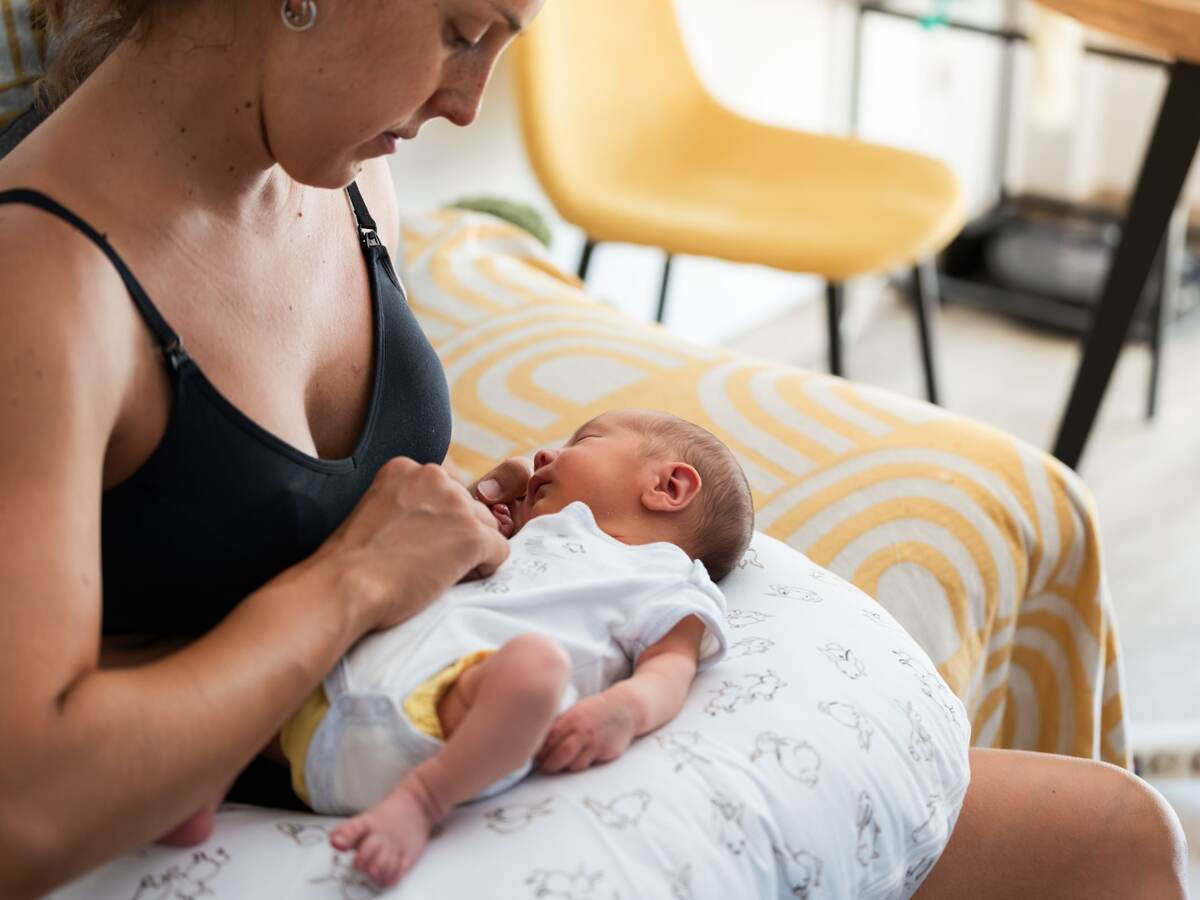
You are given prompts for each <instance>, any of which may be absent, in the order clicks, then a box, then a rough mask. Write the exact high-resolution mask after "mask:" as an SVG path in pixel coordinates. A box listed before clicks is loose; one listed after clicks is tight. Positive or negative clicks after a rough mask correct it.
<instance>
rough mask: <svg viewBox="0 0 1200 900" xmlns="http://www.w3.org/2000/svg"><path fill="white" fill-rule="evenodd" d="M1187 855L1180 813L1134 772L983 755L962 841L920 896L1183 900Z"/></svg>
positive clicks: (975, 755)
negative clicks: (1152, 899)
mask: <svg viewBox="0 0 1200 900" xmlns="http://www.w3.org/2000/svg"><path fill="white" fill-rule="evenodd" d="M1186 854H1187V849H1186V843H1185V841H1184V838H1183V832H1182V829H1181V828H1180V825H1179V819H1178V817H1177V816H1176V815H1175V813H1174V811H1173V810H1172V809H1171V808H1170V807H1169V806H1168V805H1167V803H1166V801H1164V800H1163V799H1162V797H1161V795H1159V794H1158V792H1157V791H1155V790H1154V789H1153V788H1151V787H1150V786H1149V785H1147V784H1146V783H1145V782H1143V781H1142V780H1141V779H1139V778H1137V777H1136V776H1134V775H1132V774H1130V773H1129V772H1126V771H1125V770H1124V769H1120V768H1118V767H1116V766H1112V765H1108V764H1107V763H1101V762H1096V761H1094V760H1083V759H1076V758H1073V757H1067V756H1055V755H1052V754H1047V753H1030V752H1026V751H1021V750H986V749H981V748H975V749H972V750H971V784H970V787H969V788H968V789H967V796H966V800H965V802H964V804H963V809H962V812H961V813H960V815H959V818H958V823H957V825H956V826H955V828H954V833H953V834H952V835H951V836H950V842H949V844H947V846H946V850H945V852H944V853H943V854H942V857H941V859H940V860H938V863H937V865H936V866H935V867H934V869H933V871H932V872H930V873H929V877H928V878H927V879H926V880H925V883H924V884H923V885H922V886H921V889H920V890H919V891H917V893H916V894H915V895H914V897H915V900H942V898H946V900H950V898H954V900H959V898H966V897H969V898H972V900H993V898H994V900H1000V898H1011V897H1017V898H1037V900H1058V898H1079V897H1087V898H1089V900H1101V898H1113V900H1117V898H1120V900H1141V898H1146V900H1149V898H1154V900H1177V898H1186V897H1187V891H1186V887H1185V884H1186V882H1185V880H1184V879H1186V874H1185V867H1186Z"/></svg>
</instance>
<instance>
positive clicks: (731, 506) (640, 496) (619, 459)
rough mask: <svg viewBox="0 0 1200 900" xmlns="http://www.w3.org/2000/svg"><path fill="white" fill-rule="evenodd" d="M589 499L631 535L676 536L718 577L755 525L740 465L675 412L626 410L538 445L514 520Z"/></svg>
mask: <svg viewBox="0 0 1200 900" xmlns="http://www.w3.org/2000/svg"><path fill="white" fill-rule="evenodd" d="M575 500H582V501H583V502H584V503H586V504H587V505H588V507H590V509H591V510H592V515H593V516H595V518H596V524H597V525H599V526H600V528H601V530H603V531H604V532H605V533H607V534H609V535H611V536H612V537H614V538H616V539H617V540H619V541H622V542H624V543H626V544H649V543H653V542H655V541H669V542H670V543H672V544H676V545H677V546H679V547H680V548H682V549H683V550H684V551H685V552H686V553H687V554H688V555H689V556H691V557H692V558H693V559H698V560H700V561H701V562H702V563H704V567H705V568H706V569H707V570H708V574H709V577H711V578H712V579H713V580H714V581H717V580H720V579H721V578H724V577H725V575H727V574H728V573H729V571H730V570H731V569H732V568H733V567H734V566H735V565H737V563H738V561H739V560H740V559H741V558H742V555H743V554H744V553H745V552H746V547H747V546H749V544H750V537H751V534H752V532H753V530H754V503H753V501H752V499H751V496H750V485H749V484H748V483H747V481H746V476H745V474H744V473H743V472H742V468H741V466H739V465H738V462H737V460H736V459H735V458H734V456H733V454H732V453H731V452H730V451H729V448H728V447H726V446H725V445H724V444H723V443H721V442H720V441H719V440H718V439H717V438H716V437H714V436H713V435H712V434H711V433H710V432H708V431H706V430H705V429H703V428H701V427H700V426H698V425H693V424H692V423H691V422H686V421H684V420H683V419H680V418H679V417H677V416H673V415H670V414H669V413H663V412H657V411H653V410H641V409H623V410H614V411H612V412H606V413H602V414H601V415H599V416H596V418H594V419H592V420H591V421H589V422H586V423H584V424H583V425H582V426H580V428H579V429H578V430H577V431H576V432H575V434H573V435H572V436H571V438H570V440H568V441H567V443H566V444H564V445H563V446H562V447H561V448H559V449H557V450H539V451H538V452H537V454H536V455H535V456H534V472H533V476H532V477H531V478H530V479H529V486H528V489H527V490H526V494H525V497H524V498H523V499H522V500H520V501H518V502H517V503H516V504H514V505H513V510H512V513H513V525H514V528H515V529H520V528H521V527H522V526H523V525H524V524H525V523H526V522H528V521H529V520H530V519H534V518H536V517H538V516H542V515H546V514H548V513H552V512H558V511H559V510H561V509H563V508H564V507H565V506H567V504H569V503H571V502H573V501H575Z"/></svg>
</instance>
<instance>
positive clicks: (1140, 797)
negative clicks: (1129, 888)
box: [1101, 763, 1188, 900]
mask: <svg viewBox="0 0 1200 900" xmlns="http://www.w3.org/2000/svg"><path fill="white" fill-rule="evenodd" d="M1101 765H1106V764H1103V763H1102V764H1101ZM1107 768H1108V769H1110V770H1111V772H1110V776H1111V782H1112V785H1113V792H1114V794H1115V795H1118V796H1119V797H1120V806H1119V808H1118V810H1117V815H1116V816H1114V819H1113V822H1112V825H1113V827H1114V831H1115V832H1116V833H1117V834H1118V835H1119V836H1120V837H1121V838H1122V839H1123V845H1124V846H1123V850H1124V854H1125V855H1126V863H1127V865H1128V868H1129V870H1131V871H1136V872H1140V873H1142V879H1141V883H1140V884H1139V885H1138V886H1137V893H1134V894H1130V895H1129V896H1130V897H1138V898H1141V897H1145V898H1152V897H1153V898H1160V897H1161V898H1163V900H1176V898H1186V897H1187V896H1188V892H1187V862H1188V848H1187V838H1186V836H1185V835H1184V831H1183V826H1182V824H1181V823H1180V821H1179V816H1178V814H1177V813H1176V812H1175V810H1174V809H1172V807H1171V805H1170V804H1169V803H1167V801H1166V798H1165V797H1163V795H1162V794H1160V793H1159V792H1158V791H1157V790H1155V788H1154V787H1153V786H1152V785H1150V784H1148V783H1147V782H1145V781H1143V780H1142V779H1141V778H1138V777H1137V776H1136V775H1134V774H1132V773H1130V772H1127V771H1126V770H1124V769H1120V768H1117V767H1116V766H1107Z"/></svg>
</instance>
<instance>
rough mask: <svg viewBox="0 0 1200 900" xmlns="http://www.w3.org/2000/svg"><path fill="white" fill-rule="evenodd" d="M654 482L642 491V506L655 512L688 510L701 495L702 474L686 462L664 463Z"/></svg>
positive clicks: (658, 469)
mask: <svg viewBox="0 0 1200 900" xmlns="http://www.w3.org/2000/svg"><path fill="white" fill-rule="evenodd" d="M654 476H655V477H654V481H653V482H652V483H651V484H650V485H649V486H648V487H647V488H646V489H645V490H644V491H642V505H643V506H645V507H646V508H647V509H650V510H653V511H655V512H679V511H680V510H684V509H687V508H688V506H690V505H691V502H692V501H693V500H695V499H696V496H697V495H698V494H699V493H700V487H701V484H700V473H699V472H697V471H696V470H695V469H694V468H693V467H692V466H689V465H688V464H687V463H684V462H663V463H660V464H659V465H658V466H657V467H656V468H655V470H654Z"/></svg>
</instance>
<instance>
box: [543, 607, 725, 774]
mask: <svg viewBox="0 0 1200 900" xmlns="http://www.w3.org/2000/svg"><path fill="white" fill-rule="evenodd" d="M704 627H705V626H704V623H703V622H701V621H700V620H699V619H698V618H696V617H695V616H688V617H687V618H685V619H683V620H682V621H681V622H680V623H679V624H678V625H676V626H675V627H674V628H672V629H671V630H670V631H669V632H667V634H666V636H665V637H663V639H662V640H660V641H659V642H658V643H657V644H654V645H652V646H650V647H647V648H646V649H645V650H644V651H642V655H641V656H640V657H638V662H637V667H636V668H635V669H634V672H633V675H631V676H630V677H629V678H627V679H625V680H624V681H619V682H617V683H616V684H614V685H613V686H612V687H610V688H609V689H608V690H606V691H601V692H600V693H599V694H593V695H592V696H590V697H585V698H584V699H583V700H581V701H579V702H578V703H576V704H575V705H574V706H572V707H571V708H570V709H568V710H567V711H566V712H565V713H563V714H562V715H561V716H559V717H558V718H557V719H555V720H554V724H553V725H552V726H551V727H550V733H549V734H548V735H546V740H545V742H544V743H543V744H542V749H541V750H540V751H538V755H537V757H536V762H537V763H538V765H539V766H540V768H541V770H542V771H543V772H561V771H564V770H567V771H571V772H579V771H582V770H583V769H586V768H587V767H588V766H590V765H592V764H593V763H597V762H608V761H609V760H613V759H616V758H617V757H618V756H620V755H621V754H622V753H624V752H625V750H626V748H628V747H629V745H630V743H632V741H633V739H634V738H635V737H638V736H639V735H643V734H646V733H647V732H650V731H653V730H654V729H656V728H658V727H659V726H660V725H665V724H666V723H667V722H670V721H671V720H672V719H673V718H675V716H676V715H678V714H679V710H681V709H682V708H683V703H684V701H685V700H686V699H687V692H688V688H689V687H690V686H691V684H692V679H693V678H694V677H695V676H696V663H697V660H698V659H699V658H700V642H701V641H702V640H703V638H704Z"/></svg>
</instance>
